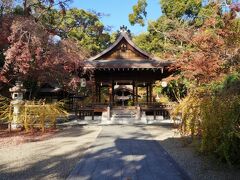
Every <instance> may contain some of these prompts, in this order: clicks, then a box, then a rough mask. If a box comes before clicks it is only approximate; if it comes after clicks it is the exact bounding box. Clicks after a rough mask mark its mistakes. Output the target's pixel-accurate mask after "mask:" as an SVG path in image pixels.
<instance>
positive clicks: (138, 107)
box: [136, 104, 141, 120]
mask: <svg viewBox="0 0 240 180" xmlns="http://www.w3.org/2000/svg"><path fill="white" fill-rule="evenodd" d="M140 118H141V108H140V106H139V104H138V105H137V115H136V119H137V120H140Z"/></svg>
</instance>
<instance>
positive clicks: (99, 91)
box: [98, 85, 101, 103]
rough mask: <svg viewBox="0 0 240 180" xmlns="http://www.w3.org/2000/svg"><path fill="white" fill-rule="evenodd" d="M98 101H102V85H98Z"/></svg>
mask: <svg viewBox="0 0 240 180" xmlns="http://www.w3.org/2000/svg"><path fill="white" fill-rule="evenodd" d="M98 102H99V103H101V85H99V86H98Z"/></svg>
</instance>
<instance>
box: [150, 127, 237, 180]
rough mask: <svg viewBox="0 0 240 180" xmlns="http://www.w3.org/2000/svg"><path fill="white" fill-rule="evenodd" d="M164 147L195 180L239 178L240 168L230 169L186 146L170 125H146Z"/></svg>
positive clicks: (231, 179) (235, 179)
mask: <svg viewBox="0 0 240 180" xmlns="http://www.w3.org/2000/svg"><path fill="white" fill-rule="evenodd" d="M145 129H146V130H147V131H148V132H149V133H151V134H152V136H153V137H154V138H155V140H157V141H158V142H159V143H160V144H161V145H162V146H163V148H164V149H165V150H166V151H167V152H168V153H169V154H170V155H171V156H172V157H173V158H174V160H176V161H177V162H178V164H179V165H180V166H181V167H182V168H183V169H184V170H185V171H186V172H187V173H188V174H189V175H190V177H191V179H193V180H209V179H211V180H239V179H240V170H239V169H230V168H229V167H228V166H227V165H226V164H222V163H218V162H217V160H216V159H214V158H210V157H206V156H201V155H200V154H199V153H198V152H197V150H196V149H195V148H194V147H192V146H190V145H188V146H184V145H183V144H184V143H183V141H182V140H181V138H180V135H179V134H178V133H177V131H176V130H174V129H172V128H170V127H162V126H146V127H145Z"/></svg>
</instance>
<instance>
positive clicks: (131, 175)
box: [68, 126, 189, 180]
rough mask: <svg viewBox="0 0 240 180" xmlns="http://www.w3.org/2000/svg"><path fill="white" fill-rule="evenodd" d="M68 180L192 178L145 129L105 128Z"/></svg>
mask: <svg viewBox="0 0 240 180" xmlns="http://www.w3.org/2000/svg"><path fill="white" fill-rule="evenodd" d="M68 179H71V180H72V179H80V180H85V179H96V180H103V179H104V180H105V179H109V180H112V179H121V180H155V179H156V180H161V179H163V180H178V179H189V178H188V176H187V174H186V173H185V172H184V171H183V170H181V168H180V167H179V166H178V165H177V164H176V162H175V161H174V160H173V159H172V158H171V157H170V156H169V155H168V153H167V152H166V151H165V150H164V149H163V148H162V147H161V146H160V144H159V143H158V142H157V141H155V140H153V138H152V137H151V136H150V135H149V134H148V133H147V131H146V130H145V129H144V127H140V126H137V127H136V126H104V127H103V128H102V131H101V133H100V134H99V136H98V138H97V139H96V141H95V142H94V144H93V145H92V147H91V148H90V149H89V150H88V151H87V152H86V154H85V156H84V157H83V158H82V159H81V160H80V162H79V163H78V165H77V166H76V168H75V169H74V170H73V171H72V173H71V174H70V176H69V177H68Z"/></svg>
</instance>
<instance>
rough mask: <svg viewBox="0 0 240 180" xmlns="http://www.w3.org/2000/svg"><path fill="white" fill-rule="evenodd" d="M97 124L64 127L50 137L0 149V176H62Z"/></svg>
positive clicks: (94, 134)
mask: <svg viewBox="0 0 240 180" xmlns="http://www.w3.org/2000/svg"><path fill="white" fill-rule="evenodd" d="M100 131H101V127H100V126H83V127H81V126H77V127H68V128H64V129H63V130H62V131H61V132H59V133H57V134H56V135H54V136H53V137H51V138H49V139H47V140H43V141H37V142H29V143H24V144H20V145H16V146H11V147H4V148H1V149H0V179H1V180H2V179H18V180H22V179H66V177H67V176H68V175H69V174H70V172H71V170H72V169H73V168H74V166H75V165H76V163H77V162H78V161H79V159H80V157H81V156H82V154H83V152H84V151H85V150H86V149H87V148H88V147H89V146H90V145H91V143H92V142H94V140H95V139H96V137H97V135H98V134H99V132H100Z"/></svg>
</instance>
